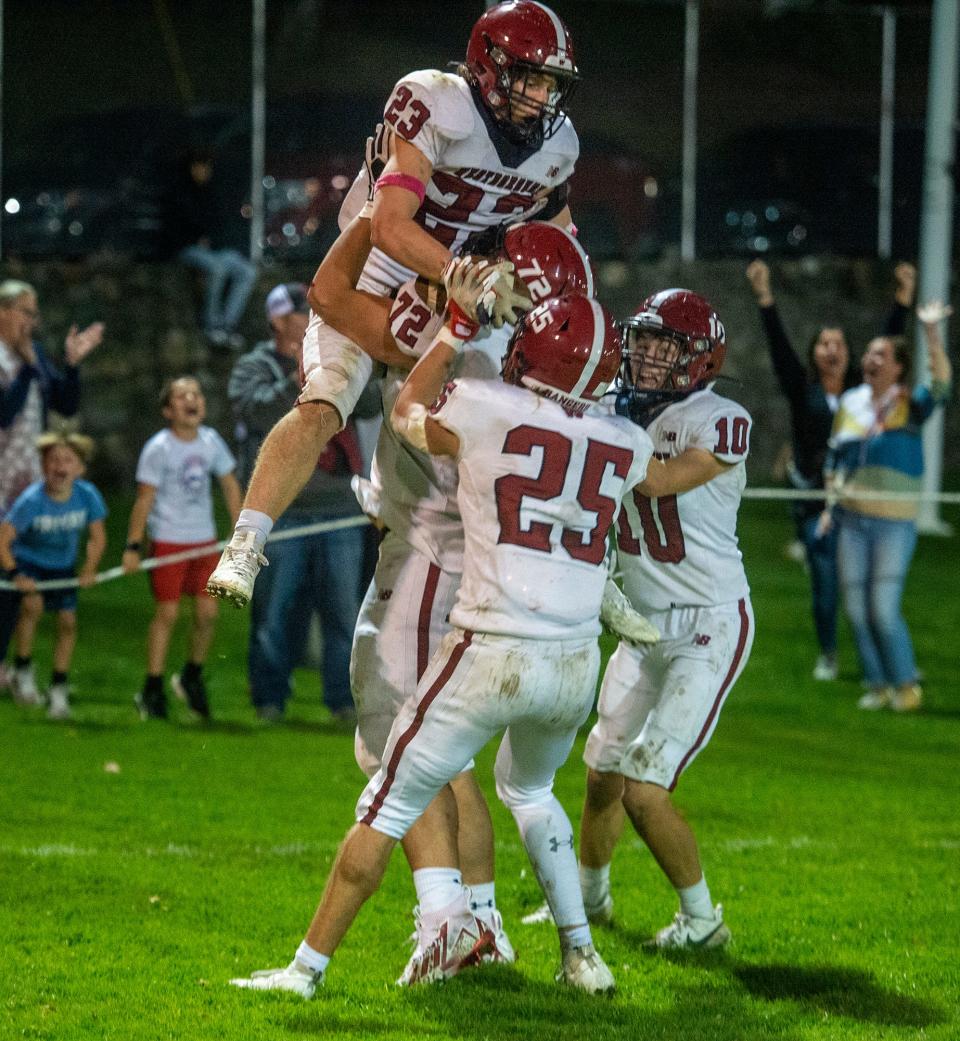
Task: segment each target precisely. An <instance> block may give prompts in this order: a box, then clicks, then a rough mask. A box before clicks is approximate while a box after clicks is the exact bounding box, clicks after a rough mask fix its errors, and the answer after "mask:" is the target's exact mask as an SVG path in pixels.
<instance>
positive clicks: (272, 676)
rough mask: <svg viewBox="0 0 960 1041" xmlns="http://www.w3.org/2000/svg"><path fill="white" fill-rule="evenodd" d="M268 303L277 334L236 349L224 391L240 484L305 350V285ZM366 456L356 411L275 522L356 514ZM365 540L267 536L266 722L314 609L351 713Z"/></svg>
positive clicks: (253, 653) (259, 629)
mask: <svg viewBox="0 0 960 1041" xmlns="http://www.w3.org/2000/svg"><path fill="white" fill-rule="evenodd" d="M266 309H267V320H268V322H269V323H270V328H271V331H272V333H273V337H272V339H270V340H264V341H263V342H261V343H258V344H257V345H256V347H254V349H253V350H252V351H250V352H249V354H245V355H244V356H243V357H242V358H240V359H239V361H238V362H237V364H236V365H235V366H234V369H233V372H232V373H231V374H230V382H229V386H228V391H227V392H228V395H229V397H230V401H231V403H232V405H233V410H234V415H235V416H236V418H237V446H238V449H237V454H238V457H239V460H240V465H239V472H240V477H241V480H242V481H243V482H244V484H246V483H247V482H248V481H249V480H250V475H251V474H252V473H253V466H254V463H255V462H256V456H257V452H258V451H259V449H260V445H261V444H262V442H263V440H264V438H265V437H266V436H267V434H268V433H269V432H270V430H271V429H272V427H273V425H274V424H275V423H276V422H277V421H278V420H279V419H280V418H281V417H282V416H284V415H285V414H286V413H287V412H288V411H289V410H290V408H291V407H292V405H293V403H294V402H295V401H296V399H297V396H298V394H299V393H300V351H301V346H302V342H303V335H304V333H305V332H306V328H307V322H308V320H309V315H310V305H309V303H308V302H307V291H306V287H305V286H303V285H300V284H297V283H287V284H282V285H278V286H275V287H274V288H273V289H272V290H271V292H270V294H269V295H268V297H267V304H266ZM378 410H379V390H378V388H376V387H372V388H370V389H369V390H368V391H366V392H365V393H364V394H363V395H361V399H360V402H359V403H358V406H357V412H358V414H361V415H363V414H366V415H370V414H372V413H373V412H376V411H378ZM362 465H363V464H362V460H361V456H360V449H359V444H358V442H357V438H356V433H355V431H354V427H353V421H352V420H348V421H347V424H346V426H345V427H344V429H343V430H342V431H341V432H340V433H339V434H337V435H336V436H335V437H334V438H333V439H332V440H331V441H330V443H329V444H328V445H327V447H326V448H325V449H324V451H323V453H322V455H321V456H320V458H319V460H318V463H317V467H316V469H315V470H314V472H313V476H312V477H311V479H310V480H309V481H308V483H307V484H306V486H305V487H304V489H303V490H302V491H301V492H300V494H299V495H298V496H297V498H296V499H295V500H294V502H293V504H292V505H291V506H290V507H289V508H288V509H287V510H286V511H285V512H284V514H283V516H282V518H281V519H280V520H279V521H278V523H277V526H276V528H275V529H274V530H275V531H283V530H284V529H288V528H292V527H299V526H301V525H305V524H310V523H313V522H316V521H325V520H336V519H339V518H342V517H348V516H354V515H358V514H359V512H360V509H359V507H358V505H357V501H356V498H355V497H354V495H353V493H352V491H351V489H350V481H351V478H352V477H353V475H354V474H356V473H359V472H361V470H362ZM363 546H364V532H363V528H362V527H355V528H343V529H341V530H339V531H331V532H326V533H323V534H319V535H311V536H305V537H302V538H295V539H285V540H282V541H280V542H274V543H271V554H270V567H269V568H268V569H267V570H266V571H265V572H264V574H263V577H262V578H261V580H260V583H258V584H257V586H256V587H255V589H254V595H253V602H252V605H251V606H252V612H253V617H252V619H251V623H250V648H249V659H248V660H249V677H250V691H251V696H252V700H253V704H254V707H255V708H256V711H257V715H258V717H259V718H260V719H262V720H264V721H265V722H275V721H276V720H279V719H280V718H282V716H283V713H284V708H285V706H286V703H287V699H288V698H289V697H290V693H291V673H292V671H293V667H294V665H296V663H297V662H298V661H299V660H300V658H301V655H302V651H303V647H304V642H305V639H306V636H307V630H308V627H309V623H310V617H311V614H312V612H313V610H314V609H316V610H317V611H318V612H319V615H320V620H321V623H322V628H323V670H322V671H323V698H324V703H325V704H326V706H327V707H328V708H329V709H330V711H331V713H332V714H333V715H334V716H335V717H337V718H340V719H347V720H352V719H353V718H354V717H355V713H354V709H353V699H352V697H351V694H350V648H351V645H352V641H353V629H354V625H355V624H356V620H357V612H358V611H359V608H360V572H361V560H362V556H363Z"/></svg>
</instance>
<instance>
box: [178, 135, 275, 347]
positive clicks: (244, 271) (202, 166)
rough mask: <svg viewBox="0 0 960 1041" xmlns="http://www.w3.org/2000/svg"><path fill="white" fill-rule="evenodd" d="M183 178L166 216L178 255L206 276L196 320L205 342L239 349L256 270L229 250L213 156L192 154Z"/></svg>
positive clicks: (229, 220)
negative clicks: (239, 330)
mask: <svg viewBox="0 0 960 1041" xmlns="http://www.w3.org/2000/svg"><path fill="white" fill-rule="evenodd" d="M186 174H187V176H186V177H185V178H184V179H183V183H182V189H181V190H180V191H178V192H176V193H175V194H174V197H173V200H172V202H173V206H174V207H175V209H174V210H173V211H172V212H171V213H170V214H169V216H168V223H169V224H170V226H171V227H172V228H174V229H177V231H178V232H179V235H177V236H176V238H177V242H178V245H179V246H180V251H179V253H178V257H179V259H180V261H181V262H182V263H184V264H186V265H187V266H188V267H194V268H197V269H198V270H199V271H201V272H203V274H204V276H205V278H206V287H205V291H204V304H203V314H202V318H201V321H202V323H203V331H204V333H205V335H206V337H207V339H208V340H209V341H210V342H211V343H212V344H214V345H215V346H217V347H225V346H228V347H233V348H235V349H239V348H241V347H242V346H243V338H242V337H241V336H240V335H239V334H238V333H237V331H236V328H237V325H238V324H239V322H240V319H241V318H242V317H243V312H244V311H245V310H246V307H247V300H248V299H249V297H250V292H251V290H252V289H253V286H254V284H255V282H256V280H257V269H256V267H255V266H254V265H253V264H252V263H251V262H250V260H248V259H247V257H246V256H244V254H243V253H241V252H239V250H237V249H234V248H232V247H231V244H230V234H231V228H232V224H233V223H234V218H233V214H232V213H230V212H223V211H222V210H221V205H222V202H223V200H222V199H221V198H219V196H218V186H217V184H216V182H215V180H214V164H213V158H212V156H211V155H210V154H209V153H208V152H202V151H194V152H193V153H192V154H191V155H190V156H189V160H188V163H187V170H186ZM237 209H238V211H239V200H238V201H237ZM168 230H169V229H168Z"/></svg>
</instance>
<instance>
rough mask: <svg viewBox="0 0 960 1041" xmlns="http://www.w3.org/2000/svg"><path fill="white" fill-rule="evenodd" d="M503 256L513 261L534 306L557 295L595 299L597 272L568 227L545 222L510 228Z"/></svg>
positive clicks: (523, 224) (506, 234)
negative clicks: (576, 295)
mask: <svg viewBox="0 0 960 1041" xmlns="http://www.w3.org/2000/svg"><path fill="white" fill-rule="evenodd" d="M501 255H502V256H503V258H504V259H506V260H509V261H510V262H511V263H512V264H513V267H514V271H515V272H516V274H517V276H518V278H519V280H520V281H521V282H522V283H523V285H524V287H525V288H526V291H527V294H528V296H529V297H530V299H531V300H532V301H533V304H534V306H536V305H537V304H542V303H543V302H544V301H545V300H550V299H552V298H553V297H556V296H565V295H566V294H567V293H580V294H582V295H583V296H590V297H592V296H593V291H594V289H593V270H592V268H591V267H590V258H589V257H588V256H587V254H586V252H585V251H584V248H583V246H581V245H580V243H579V242H577V240H576V239H575V238H574V237H573V235H571V234H570V232H569V231H566V230H565V229H564V228H561V227H559V226H558V225H556V224H547V223H546V222H544V221H528V222H524V223H522V224H513V225H511V226H510V227H508V228H507V229H506V232H505V234H504V237H503V246H502V250H501Z"/></svg>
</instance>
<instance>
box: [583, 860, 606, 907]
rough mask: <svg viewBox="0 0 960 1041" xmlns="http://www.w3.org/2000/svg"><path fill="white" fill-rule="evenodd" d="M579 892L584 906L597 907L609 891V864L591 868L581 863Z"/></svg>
mask: <svg viewBox="0 0 960 1041" xmlns="http://www.w3.org/2000/svg"><path fill="white" fill-rule="evenodd" d="M580 892H581V893H583V903H584V906H585V907H588V908H589V907H599V906H600V905H601V904H602V903H603V901H604V898H605V897H606V896H607V894H608V893H609V892H610V865H609V864H604V865H603V867H598V868H592V867H584V865H583V864H581V865H580Z"/></svg>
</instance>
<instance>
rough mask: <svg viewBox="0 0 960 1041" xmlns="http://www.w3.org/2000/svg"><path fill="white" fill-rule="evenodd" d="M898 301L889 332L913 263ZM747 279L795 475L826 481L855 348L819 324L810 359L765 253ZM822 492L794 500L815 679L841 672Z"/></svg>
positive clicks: (895, 330) (900, 322) (896, 328)
mask: <svg viewBox="0 0 960 1041" xmlns="http://www.w3.org/2000/svg"><path fill="white" fill-rule="evenodd" d="M894 274H895V278H896V290H895V293H894V307H893V311H892V312H891V314H890V316H889V317H888V319H887V322H886V326H885V328H884V333H885V334H887V335H891V336H892V335H896V334H900V333H902V332H903V331H904V329H905V328H906V319H907V314H908V313H909V309H910V307H911V306H912V304H913V293H914V287H915V285H916V270H915V268H914V267H913V265H912V264H898V265H897V268H896V271H895V273H894ZM747 280H748V281H749V283H750V287H751V289H752V290H753V294H754V297H755V298H756V301H757V305H758V307H759V308H760V319H761V321H762V323H763V329H764V332H765V333H766V337H767V344H768V346H769V349H770V360H771V362H772V364H773V370H774V372H775V373H776V376H777V382H778V383H779V384H780V389H781V391H782V392H783V394H784V396H785V397H786V398H787V401H788V402H789V405H790V425H791V435H792V437H791V439H792V447H793V460H792V462H791V464H790V466H789V468H788V475H789V479H790V483H791V484H792V485H793V487H794V488H796V489H798V490H804V491H808V490H810V489H814V488H822V487H823V464H824V460H825V459H826V455H827V442H828V441H829V439H830V431H831V429H832V428H833V420H834V416H835V414H836V411H837V405H838V403H839V400H840V395H841V394H842V393H843V392H844V391H845V390H846V389H847V388H849V387H851V386H853V385H854V384H855V383H856V381H857V375H858V374H857V372H856V371H855V370H853V369H851V366H850V351H849V348H848V346H847V339H846V336H845V335H844V332H843V329H841V328H840V327H839V325H837V324H836V323H828V324H826V325H823V326H821V327H820V329H819V330H818V331H817V333H816V335H815V336H814V337H813V339H812V340H811V341H810V344H809V346H808V348H807V356H806V359H805V360H801V358H800V357H799V355H798V354H797V352H796V351H795V350H794V348H793V346H792V345H791V343H790V338H789V336H788V335H787V332H786V330H785V328H784V326H783V322H782V321H781V319H780V314H779V312H778V311H777V307H776V304H775V303H774V298H773V293H772V292H771V289H770V269H769V268H768V267H767V265H766V264H765V263H764V262H763V261H762V260H754V261H753V262H752V263H751V264H750V265H749V266H748V267H747ZM823 505H824V503H823V500H812V499H802V500H796V501H795V502H794V503H793V504H792V514H793V520H794V524H795V525H796V531H797V538H798V539H799V540H800V541H801V542H802V543H803V546H804V549H805V551H806V559H807V569H808V571H809V573H810V584H811V591H812V594H813V621H814V627H815V629H816V633H817V643H818V645H819V649H820V653H819V656H818V657H817V661H816V664H815V666H814V669H813V677H814V679H817V680H834V679H836V678H837V605H838V603H839V585H838V581H837V543H836V533H835V532H834V531H833V530H831V531H829V532H826V533H825V534H822V535H818V534H817V520H818V518H819V516H820V512H821V511H822V509H823Z"/></svg>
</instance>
